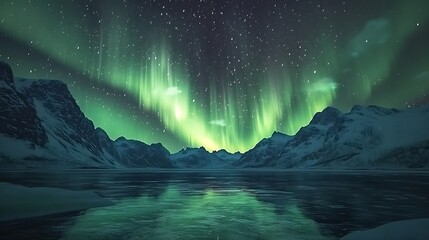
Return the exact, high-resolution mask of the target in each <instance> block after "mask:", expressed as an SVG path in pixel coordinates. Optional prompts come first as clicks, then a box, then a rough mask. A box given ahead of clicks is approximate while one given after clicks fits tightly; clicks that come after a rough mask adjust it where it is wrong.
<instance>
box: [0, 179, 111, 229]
mask: <svg viewBox="0 0 429 240" xmlns="http://www.w3.org/2000/svg"><path fill="white" fill-rule="evenodd" d="M0 196H2V197H1V198H0V212H1V214H0V221H5V220H13V219H20V218H28V217H38V216H44V215H49V214H55V213H62V212H70V211H77V210H84V209H88V208H94V207H102V206H108V205H111V204H112V202H111V201H109V200H107V199H104V198H102V197H100V196H98V195H97V194H95V193H93V192H91V191H71V190H66V189H61V188H50V187H24V186H20V185H14V184H10V183H4V182H0Z"/></svg>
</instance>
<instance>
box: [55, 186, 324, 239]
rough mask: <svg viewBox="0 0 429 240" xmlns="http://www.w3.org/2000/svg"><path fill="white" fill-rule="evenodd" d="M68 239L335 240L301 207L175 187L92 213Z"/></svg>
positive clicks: (234, 193) (249, 196)
mask: <svg viewBox="0 0 429 240" xmlns="http://www.w3.org/2000/svg"><path fill="white" fill-rule="evenodd" d="M183 190H185V191H186V192H187V193H183ZM63 239H303V240H305V239H312V240H317V239H332V238H328V237H325V236H322V235H321V233H320V231H319V228H318V226H317V224H316V223H315V222H314V221H313V220H311V219H309V218H307V217H306V216H305V215H304V214H303V213H302V212H301V210H300V209H299V208H298V207H297V205H296V204H293V203H289V204H287V205H285V206H283V209H282V211H280V212H279V211H276V209H275V206H273V204H269V203H265V202H262V201H259V200H258V199H257V198H256V197H255V196H254V195H253V194H252V193H251V192H247V191H244V190H241V189H230V190H215V189H209V190H206V191H204V192H203V193H202V194H199V193H198V192H193V193H189V189H180V188H178V186H176V185H175V184H170V185H169V186H168V187H167V189H166V190H165V192H164V193H163V194H161V195H160V196H158V197H154V196H150V195H147V194H143V195H141V196H139V197H134V198H127V199H123V200H121V201H119V202H118V203H117V204H116V205H114V206H110V207H104V208H99V209H92V210H89V211H87V212H86V213H85V214H84V215H81V216H79V217H78V218H77V219H76V222H75V224H74V225H73V226H72V227H71V228H70V229H69V230H68V231H66V233H65V235H64V238H63Z"/></svg>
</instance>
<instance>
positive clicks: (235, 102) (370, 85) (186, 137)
mask: <svg viewBox="0 0 429 240" xmlns="http://www.w3.org/2000/svg"><path fill="white" fill-rule="evenodd" d="M44 3H45V2H44ZM28 4H29V3H28V2H24V1H22V2H21V1H13V4H12V3H11V2H9V1H2V2H1V3H0V15H1V18H2V21H1V23H0V30H1V31H2V32H6V33H8V34H9V35H10V36H12V37H13V38H15V39H17V40H18V41H20V42H22V43H25V44H27V45H31V43H29V40H28V39H32V41H34V42H36V43H37V44H35V45H34V48H35V49H37V51H39V52H41V53H44V54H46V55H48V56H50V58H51V59H53V60H54V61H56V62H59V63H61V64H62V65H64V66H67V67H68V68H70V69H72V70H74V71H76V72H79V73H81V74H82V75H83V76H86V77H87V78H88V79H90V81H94V82H96V83H99V84H104V85H106V86H108V87H109V88H112V89H116V90H118V91H120V92H123V94H124V95H126V96H127V97H128V98H131V99H133V100H134V102H135V104H136V106H138V107H139V109H140V110H139V111H142V112H148V113H150V114H152V115H153V116H154V118H155V119H157V120H156V121H158V122H156V121H155V122H156V123H149V124H148V125H147V126H146V127H145V128H143V127H142V124H141V122H144V121H146V120H144V119H143V120H142V119H138V118H132V117H130V116H131V115H133V113H131V112H130V111H128V110H126V109H123V107H121V105H120V103H118V102H117V101H116V100H115V96H109V97H106V96H104V95H102V94H99V95H100V96H99V101H96V102H94V101H88V100H87V97H86V96H88V95H91V94H98V93H95V90H92V89H88V88H85V87H84V85H83V83H80V82H78V83H75V82H74V81H73V80H71V79H70V78H67V76H63V75H61V74H57V75H53V74H49V72H47V70H39V72H38V73H37V74H39V75H38V77H40V78H46V76H52V77H58V78H61V77H64V78H65V80H66V81H67V83H68V84H69V86H70V89H71V91H72V94H73V96H75V98H76V99H77V101H78V104H79V106H80V107H81V108H82V110H83V112H84V113H85V115H86V116H87V117H88V118H89V119H91V120H93V121H94V123H95V125H96V126H99V127H101V128H103V129H105V130H106V131H107V132H108V133H109V135H110V136H111V137H114V138H116V137H119V136H122V135H123V136H125V137H128V138H135V139H139V140H142V141H144V142H155V141H159V142H162V143H163V144H164V145H166V147H167V148H168V149H169V150H170V151H177V150H178V149H180V148H181V147H183V146H184V145H185V144H186V145H189V146H201V145H202V146H204V147H205V148H207V149H208V150H217V149H221V148H224V149H226V150H228V151H232V152H234V151H246V150H248V149H250V148H251V147H253V146H254V145H255V144H256V143H257V142H258V141H259V140H260V139H262V138H263V137H267V136H269V135H270V134H271V133H272V132H273V131H275V130H276V131H281V132H285V133H287V134H294V133H296V132H297V131H298V130H299V128H300V127H302V126H304V125H306V124H307V123H308V122H309V121H310V120H311V118H312V117H313V115H314V114H315V113H316V112H318V111H321V110H323V109H324V108H326V107H327V106H336V107H338V108H340V109H342V110H347V109H349V108H350V107H351V106H352V105H354V104H376V105H382V106H386V107H406V106H407V104H406V103H405V101H404V100H406V99H408V101H409V103H412V102H413V101H418V100H419V99H423V98H425V97H426V94H427V92H428V91H429V83H428V82H429V73H428V71H427V67H428V66H429V61H428V58H427V57H424V56H422V57H419V58H416V59H414V60H413V61H414V62H413V63H409V64H408V65H407V66H409V67H408V68H405V67H404V69H406V70H404V71H403V72H405V73H406V75H405V76H401V78H403V79H406V81H405V80H404V81H403V83H398V82H395V84H392V81H391V80H392V79H393V78H395V71H393V70H392V68H393V67H395V66H397V65H398V57H399V56H401V55H402V54H404V53H403V51H404V45H406V42H407V41H409V39H410V38H411V37H412V36H414V35H416V34H418V33H419V32H420V31H423V30H421V29H424V28H425V27H427V21H428V19H429V11H423V12H422V11H419V10H420V9H429V3H428V2H427V1H414V2H413V3H412V4H409V3H408V1H395V3H394V4H393V3H392V6H390V8H389V9H388V10H386V11H385V12H384V13H383V14H380V16H379V17H378V18H375V19H371V20H369V21H367V22H366V24H364V25H363V26H361V31H360V32H358V33H356V34H354V35H351V36H349V37H348V38H343V39H340V40H339V42H338V43H337V44H336V45H334V44H332V42H333V41H332V39H329V38H328V37H319V38H318V41H317V42H316V41H315V42H304V43H303V49H304V48H305V49H306V51H307V54H308V55H310V56H312V58H310V59H309V58H306V59H304V60H303V61H301V62H299V63H296V65H297V66H298V65H299V68H298V67H297V68H291V67H283V66H282V65H280V64H269V61H268V62H267V63H266V64H265V65H262V66H260V67H261V68H265V69H264V71H260V72H259V73H260V74H254V73H252V72H247V71H245V70H242V69H237V71H236V70H235V69H234V70H233V72H234V73H235V76H234V77H235V79H242V80H243V81H244V80H245V79H247V80H248V81H246V84H244V86H243V88H242V89H238V88H234V87H232V86H229V85H226V84H223V85H222V84H217V81H216V78H227V77H226V74H224V72H219V73H218V74H217V75H216V76H212V78H213V79H211V84H210V87H209V88H207V89H206V91H205V93H206V94H205V95H201V94H200V95H197V94H194V90H195V86H194V85H193V83H192V81H191V77H190V69H189V68H188V66H187V64H184V63H183V64H182V63H181V62H184V61H181V60H183V58H186V57H189V56H184V54H181V52H180V49H177V48H175V47H173V45H174V44H175V43H174V41H172V40H171V38H168V37H167V35H168V34H169V33H168V31H163V30H159V29H157V28H156V26H154V25H156V24H154V25H152V24H146V23H145V24H146V25H144V26H143V28H145V29H147V33H148V34H147V35H145V36H143V37H144V38H145V44H142V45H139V46H135V45H134V43H135V38H136V37H137V36H134V34H133V33H132V32H131V30H132V29H133V27H135V26H134V25H133V24H134V23H133V21H128V20H127V19H130V18H131V19H132V18H133V16H132V15H130V13H129V12H128V11H127V10H125V9H123V8H121V6H120V4H119V3H118V2H105V3H103V6H101V11H100V12H101V15H102V19H103V21H100V22H99V24H98V25H97V26H94V29H93V31H95V32H97V33H98V38H96V40H94V38H89V37H88V34H89V33H88V31H87V30H85V29H83V28H80V27H79V26H86V25H89V21H88V19H84V18H82V19H81V18H73V17H72V15H73V13H75V12H76V11H79V9H77V8H76V6H75V5H73V4H72V3H70V2H62V1H61V3H60V2H59V1H49V4H52V5H53V7H52V6H51V8H53V9H57V10H59V11H45V10H44V8H43V7H41V6H39V5H38V3H36V1H34V3H30V5H32V7H30V8H28ZM45 4H46V3H45ZM24 5H25V7H27V9H28V11H26V12H24V11H21V10H20V9H22V8H23V7H24ZM60 9H61V10H60ZM109 9H115V10H116V11H118V12H119V15H121V16H122V17H121V18H115V17H111V16H109V15H111V11H110V10H109ZM60 11H61V13H59V12H60ZM398 12H399V13H400V14H397V13H398ZM393 13H395V14H393ZM69 15H70V16H69ZM34 19H37V21H34ZM56 21H65V22H66V23H65V25H67V26H72V27H71V28H70V31H68V32H64V31H63V29H62V28H59V27H58V25H57V24H56ZM67 21H69V22H67ZM332 21H334V20H332ZM416 23H418V26H416ZM142 24H143V23H142ZM330 24H332V23H329V22H327V23H325V25H326V27H327V26H329V25H330ZM349 24H352V23H349ZM344 25H345V26H346V25H347V23H344ZM118 26H121V27H120V28H118ZM324 30H325V29H323V28H321V29H320V30H318V31H319V32H318V33H317V34H318V35H320V36H323V32H324ZM231 35H233V33H231ZM88 39H91V40H90V41H88ZM237 39H239V41H240V42H241V44H240V45H239V46H240V48H243V49H241V51H240V52H243V53H248V52H249V51H248V50H246V49H245V48H246V46H247V45H248V44H246V41H247V40H246V39H244V38H241V39H240V37H239V36H237ZM65 43H67V44H65ZM59 49H60V50H59ZM83 49H89V51H86V50H83ZM2 51H3V52H2V55H6V54H7V50H2ZM231 51H233V50H231ZM424 51H425V52H428V50H427V47H426V48H425V49H424ZM107 52H109V56H110V57H108V56H107V55H106V54H107ZM5 53H6V54H5ZM269 54H270V53H265V55H264V57H266V56H269ZM422 55H424V54H422ZM94 56H98V57H97V58H96V59H97V60H96V61H94ZM426 56H427V54H426ZM259 57H260V56H255V55H254V54H245V55H244V56H242V59H243V61H242V62H243V63H242V64H243V65H245V64H253V66H255V65H256V64H257V63H260V61H258V60H257V59H258V58H259ZM124 59H125V61H124ZM280 60H281V61H283V62H290V61H291V60H290V59H289V56H287V55H286V56H280ZM279 62H280V61H279ZM23 65H25V66H21V67H20V68H19V69H21V68H22V69H27V68H25V67H26V66H29V65H30V63H27V64H23ZM425 70H426V72H425ZM17 75H19V76H23V77H25V76H26V75H28V74H26V72H24V71H23V70H22V71H21V72H20V71H18V74H17ZM64 75H65V74H64ZM34 76H35V75H34V74H33V75H31V76H30V77H34ZM297 79H298V80H297ZM229 81H232V79H229ZM247 82H250V83H251V84H247ZM382 88H383V89H386V88H387V89H389V91H388V92H389V94H379V91H381V90H380V89H382ZM406 89H409V90H408V91H407V90H406ZM402 92H403V94H400V93H402ZM239 103H240V104H239ZM207 105H208V106H209V107H208V108H207V107H205V106H207ZM119 123H120V124H119ZM152 125H154V126H156V127H157V128H161V129H164V130H163V132H166V134H165V135H161V134H157V133H156V131H152V130H151V129H150V128H151V126H152ZM171 136H174V137H171ZM175 138H177V139H179V140H180V141H173V140H174V139H175ZM177 142H179V143H177Z"/></svg>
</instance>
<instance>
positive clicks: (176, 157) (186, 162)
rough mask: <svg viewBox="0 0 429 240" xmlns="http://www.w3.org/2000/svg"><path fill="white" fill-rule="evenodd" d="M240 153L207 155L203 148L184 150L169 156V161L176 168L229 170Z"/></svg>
mask: <svg viewBox="0 0 429 240" xmlns="http://www.w3.org/2000/svg"><path fill="white" fill-rule="evenodd" d="M240 156H241V154H240V153H234V154H231V153H229V152H227V151H226V150H219V151H215V152H213V153H209V152H208V151H207V150H206V149H205V148H204V147H200V148H186V149H182V150H180V151H179V152H177V153H174V154H171V155H170V160H171V162H172V163H173V165H174V166H175V167H178V168H207V169H219V168H229V167H231V165H232V163H233V162H234V161H236V160H237V159H239V158H240Z"/></svg>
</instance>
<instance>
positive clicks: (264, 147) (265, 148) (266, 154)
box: [233, 132, 292, 167]
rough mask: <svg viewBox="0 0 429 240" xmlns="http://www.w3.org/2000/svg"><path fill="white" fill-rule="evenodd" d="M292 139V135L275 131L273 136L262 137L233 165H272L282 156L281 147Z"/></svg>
mask: <svg viewBox="0 0 429 240" xmlns="http://www.w3.org/2000/svg"><path fill="white" fill-rule="evenodd" d="M291 139H292V137H291V136H289V135H286V134H283V133H280V132H274V133H273V135H272V136H271V137H269V138H264V139H262V140H261V141H260V142H259V143H258V144H256V146H255V147H254V148H253V149H251V150H249V151H247V152H245V153H244V154H243V155H242V156H241V158H240V159H239V160H237V161H235V162H234V163H233V165H234V166H241V167H265V166H267V165H271V162H274V161H277V159H278V158H279V157H280V156H279V155H280V152H281V149H283V148H284V147H285V145H286V143H288V142H289V141H290V140H291Z"/></svg>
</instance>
